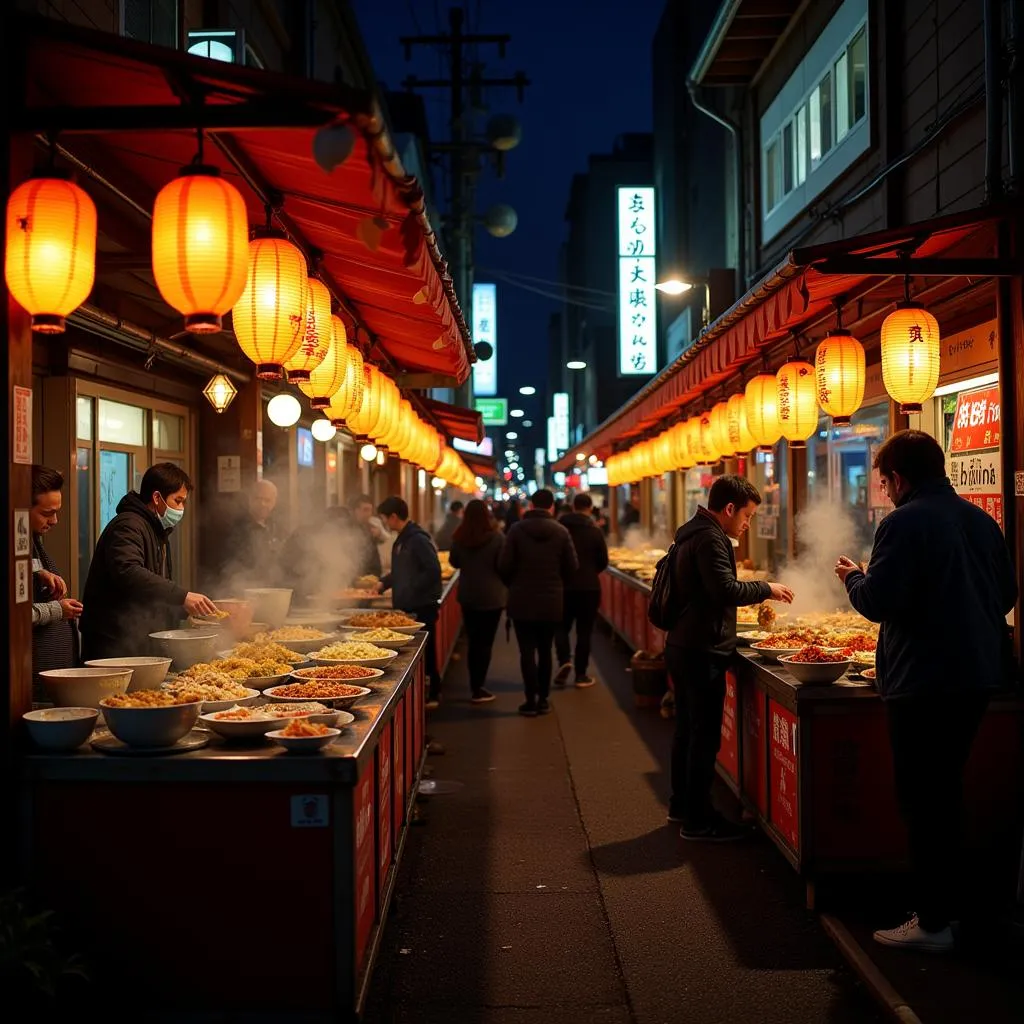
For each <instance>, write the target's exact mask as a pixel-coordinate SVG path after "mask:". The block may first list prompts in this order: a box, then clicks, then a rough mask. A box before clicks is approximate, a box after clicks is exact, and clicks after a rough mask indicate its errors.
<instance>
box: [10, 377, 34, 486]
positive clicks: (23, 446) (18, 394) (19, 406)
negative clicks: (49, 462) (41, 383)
mask: <svg viewBox="0 0 1024 1024" xmlns="http://www.w3.org/2000/svg"><path fill="white" fill-rule="evenodd" d="M13 434H14V436H13V438H12V448H13V451H12V453H11V457H12V461H13V462H15V463H17V464H18V465H19V466H31V465H32V389H31V388H23V387H21V386H19V385H18V384H15V385H14V431H13Z"/></svg>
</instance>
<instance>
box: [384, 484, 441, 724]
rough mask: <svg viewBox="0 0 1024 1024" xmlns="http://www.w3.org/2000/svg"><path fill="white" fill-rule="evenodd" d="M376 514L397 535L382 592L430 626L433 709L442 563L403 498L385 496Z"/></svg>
mask: <svg viewBox="0 0 1024 1024" xmlns="http://www.w3.org/2000/svg"><path fill="white" fill-rule="evenodd" d="M377 513H378V515H379V516H380V517H381V519H383V520H384V523H385V525H386V526H387V528H388V529H389V530H390V531H391V532H392V533H393V534H395V543H394V547H392V549H391V572H389V573H388V574H387V575H386V576H385V577H384V578H383V579H382V580H381V581H380V583H379V584H378V587H377V589H378V591H379V592H381V593H383V592H384V591H385V590H390V591H391V594H392V597H391V603H392V604H393V605H394V607H395V608H397V609H400V610H401V611H404V612H408V614H410V615H414V616H415V617H416V620H417V621H418V622H422V623H423V624H424V625H425V626H426V628H427V644H426V650H425V652H424V657H425V659H426V671H427V678H428V679H429V680H430V689H429V690H428V692H427V703H426V706H427V707H428V708H431V709H433V708H436V707H437V706H438V704H440V703H441V671H440V668H439V667H438V664H437V618H438V614H439V611H440V609H439V605H440V601H441V562H440V559H439V558H438V557H437V548H435V547H434V542H433V540H432V539H431V537H430V534H429V533H427V531H426V530H424V529H423V527H422V526H420V525H419V523H414V522H413V521H412V520H411V519H410V518H409V506H408V504H407V503H406V502H405V500H404V499H402V498H399V497H396V496H392V497H390V498H385V499H384V501H382V502H381V503H380V505H379V506H378V507H377Z"/></svg>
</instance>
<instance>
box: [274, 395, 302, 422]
mask: <svg viewBox="0 0 1024 1024" xmlns="http://www.w3.org/2000/svg"><path fill="white" fill-rule="evenodd" d="M301 415H302V406H301V405H300V404H299V400H298V399H297V398H296V397H295V396H294V395H289V394H287V393H282V394H280V395H274V397H273V398H272V399H271V400H270V401H269V402H267V416H268V417H269V418H270V422H271V423H273V424H274V426H275V427H293V426H295V424H296V423H298V422H299V417H300V416H301Z"/></svg>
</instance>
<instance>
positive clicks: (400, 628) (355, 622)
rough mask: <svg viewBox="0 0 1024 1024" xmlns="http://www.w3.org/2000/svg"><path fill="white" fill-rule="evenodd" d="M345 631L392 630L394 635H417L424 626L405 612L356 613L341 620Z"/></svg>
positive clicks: (423, 623) (424, 624)
mask: <svg viewBox="0 0 1024 1024" xmlns="http://www.w3.org/2000/svg"><path fill="white" fill-rule="evenodd" d="M341 624H342V625H343V626H344V627H345V628H346V629H357V630H358V629H378V628H384V629H393V630H394V631H395V632H396V633H418V632H419V631H420V630H421V629H423V628H424V627H425V626H426V623H425V622H417V621H416V619H415V618H413V616H411V615H406V614H405V612H384V611H380V612H356V613H355V614H354V615H348V616H346V617H345V618H343V619H342V620H341Z"/></svg>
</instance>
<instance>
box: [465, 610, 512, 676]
mask: <svg viewBox="0 0 1024 1024" xmlns="http://www.w3.org/2000/svg"><path fill="white" fill-rule="evenodd" d="M501 612H502V609H501V608H467V607H466V606H465V605H463V608H462V622H463V624H464V625H465V627H466V639H467V640H468V641H469V657H468V659H467V660H468V662H469V686H470V689H471V690H472V691H473V693H478V692H479V691H480V690H482V689H483V688H484V684H485V683H486V682H487V670H488V669H489V668H490V667H491V651H492V649H493V648H494V637H495V634H496V633H497V632H498V623H499V622H500V621H501Z"/></svg>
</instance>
